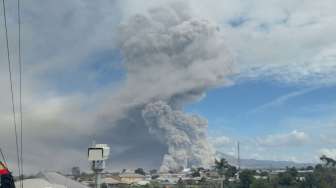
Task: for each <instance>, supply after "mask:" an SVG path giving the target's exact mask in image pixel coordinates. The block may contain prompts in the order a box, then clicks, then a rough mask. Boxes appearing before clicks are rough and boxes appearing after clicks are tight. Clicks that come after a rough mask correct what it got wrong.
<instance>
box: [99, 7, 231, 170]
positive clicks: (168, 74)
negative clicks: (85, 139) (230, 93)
mask: <svg viewBox="0 0 336 188" xmlns="http://www.w3.org/2000/svg"><path fill="white" fill-rule="evenodd" d="M119 45H120V49H121V53H122V56H123V61H124V66H125V70H126V71H127V76H126V77H127V78H126V80H125V85H124V86H123V87H122V88H120V90H119V91H118V93H117V94H116V95H114V96H112V97H111V98H110V101H111V103H112V104H107V105H105V107H104V108H103V109H104V110H102V111H107V112H104V119H105V120H107V121H108V122H110V123H111V122H114V123H116V126H115V128H112V129H117V127H119V126H124V124H127V125H129V126H128V127H130V128H131V127H132V126H136V127H138V128H139V129H143V130H147V132H148V133H149V135H148V134H147V133H145V136H144V137H146V138H147V137H148V136H151V137H153V138H155V140H156V141H157V142H158V143H159V144H156V146H158V145H161V146H162V147H164V148H166V151H163V152H162V153H160V155H161V157H162V164H161V167H160V169H161V170H162V171H167V170H170V169H177V168H180V167H188V166H204V167H206V166H209V165H211V163H212V162H213V160H214V154H213V150H212V148H211V146H210V144H209V143H208V139H207V121H206V120H205V119H204V118H202V117H199V116H198V115H189V114H185V113H184V112H183V111H182V109H183V106H184V105H186V104H188V103H191V102H195V101H197V100H200V99H201V98H202V97H203V96H204V95H205V93H206V91H207V90H209V89H211V88H214V87H218V86H222V85H228V84H230V81H229V80H228V79H227V78H228V76H230V75H231V74H233V70H232V63H233V60H232V58H231V56H230V53H229V52H228V50H227V49H226V47H225V40H224V38H223V36H222V34H221V32H220V30H219V27H218V26H217V25H216V24H214V23H212V22H210V21H208V20H203V19H195V17H194V16H192V15H191V14H190V13H189V11H188V8H187V6H185V4H181V3H177V4H176V3H175V4H170V5H169V6H166V7H159V8H155V9H151V10H150V11H149V12H148V14H147V15H140V14H139V15H135V16H133V17H130V19H129V20H128V22H126V23H124V24H123V25H122V26H121V28H120V41H119ZM115 101H117V102H115ZM110 106H114V107H118V108H119V110H118V112H119V113H118V114H119V115H121V114H126V115H123V117H121V118H120V116H118V115H117V116H116V113H117V112H116V111H114V112H113V113H111V107H110ZM121 112H122V113H121ZM112 114H113V115H112ZM112 116H114V117H116V119H118V120H117V121H116V120H115V119H114V118H113V117H112ZM131 129H132V128H131ZM153 138H152V139H153ZM147 140H148V139H147ZM152 145H153V144H152ZM154 145H155V144H154Z"/></svg>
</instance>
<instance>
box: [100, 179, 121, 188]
mask: <svg viewBox="0 0 336 188" xmlns="http://www.w3.org/2000/svg"><path fill="white" fill-rule="evenodd" d="M102 184H104V185H105V187H106V188H119V187H121V185H122V184H123V183H121V181H119V180H117V179H115V178H111V177H106V178H103V179H102Z"/></svg>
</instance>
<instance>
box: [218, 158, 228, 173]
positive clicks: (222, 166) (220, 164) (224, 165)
mask: <svg viewBox="0 0 336 188" xmlns="http://www.w3.org/2000/svg"><path fill="white" fill-rule="evenodd" d="M229 166H230V165H229V163H228V162H227V160H226V159H224V158H222V159H220V160H219V161H218V160H217V159H216V160H215V168H216V171H217V173H218V174H219V175H221V176H224V175H225V172H226V169H227V168H229Z"/></svg>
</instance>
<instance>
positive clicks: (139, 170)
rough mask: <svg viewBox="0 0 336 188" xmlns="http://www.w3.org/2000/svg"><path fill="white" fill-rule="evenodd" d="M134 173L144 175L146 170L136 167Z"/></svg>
mask: <svg viewBox="0 0 336 188" xmlns="http://www.w3.org/2000/svg"><path fill="white" fill-rule="evenodd" d="M134 173H136V174H141V175H146V172H145V171H144V169H143V168H137V169H136V170H134Z"/></svg>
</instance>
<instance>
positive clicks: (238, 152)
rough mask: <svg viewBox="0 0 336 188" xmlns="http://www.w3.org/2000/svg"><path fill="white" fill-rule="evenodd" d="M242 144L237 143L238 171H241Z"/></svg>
mask: <svg viewBox="0 0 336 188" xmlns="http://www.w3.org/2000/svg"><path fill="white" fill-rule="evenodd" d="M239 146H240V143H239V141H238V142H237V164H238V171H240V147H239Z"/></svg>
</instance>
